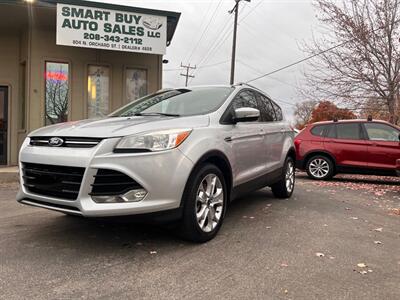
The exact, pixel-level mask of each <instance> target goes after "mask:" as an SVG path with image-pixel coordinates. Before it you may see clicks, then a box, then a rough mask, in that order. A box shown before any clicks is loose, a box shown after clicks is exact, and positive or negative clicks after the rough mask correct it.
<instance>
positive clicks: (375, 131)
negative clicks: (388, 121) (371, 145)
mask: <svg viewBox="0 0 400 300" xmlns="http://www.w3.org/2000/svg"><path fill="white" fill-rule="evenodd" d="M364 126H365V129H366V130H367V133H368V137H369V139H370V140H372V141H390V142H398V141H399V131H398V130H397V129H395V128H393V127H391V126H389V125H385V124H379V123H365V124H364Z"/></svg>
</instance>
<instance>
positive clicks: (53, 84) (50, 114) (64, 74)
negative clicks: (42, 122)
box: [45, 62, 69, 125]
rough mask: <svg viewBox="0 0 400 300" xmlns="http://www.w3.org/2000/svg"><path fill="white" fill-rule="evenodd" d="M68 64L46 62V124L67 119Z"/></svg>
mask: <svg viewBox="0 0 400 300" xmlns="http://www.w3.org/2000/svg"><path fill="white" fill-rule="evenodd" d="M68 78H69V65H68V64H67V63H58V62H46V73H45V79H46V87H45V89H46V107H45V114H46V115H45V117H46V125H51V124H56V123H61V122H66V121H67V120H68V97H69V83H68Z"/></svg>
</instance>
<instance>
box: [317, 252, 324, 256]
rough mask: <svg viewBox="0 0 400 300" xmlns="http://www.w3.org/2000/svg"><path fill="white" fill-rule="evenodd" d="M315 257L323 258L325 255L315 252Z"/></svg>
mask: <svg viewBox="0 0 400 300" xmlns="http://www.w3.org/2000/svg"><path fill="white" fill-rule="evenodd" d="M315 255H316V256H318V257H324V256H325V254H323V253H321V252H317V253H315Z"/></svg>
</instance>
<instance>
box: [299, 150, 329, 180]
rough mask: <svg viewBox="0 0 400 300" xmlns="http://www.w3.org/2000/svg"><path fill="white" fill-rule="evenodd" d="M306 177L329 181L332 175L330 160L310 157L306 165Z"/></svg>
mask: <svg viewBox="0 0 400 300" xmlns="http://www.w3.org/2000/svg"><path fill="white" fill-rule="evenodd" d="M306 171H307V174H308V177H310V178H311V179H314V180H329V179H331V178H332V177H333V174H334V165H333V162H332V160H331V159H329V158H328V157H326V156H324V155H315V156H312V157H311V158H310V159H309V160H308V161H307V164H306Z"/></svg>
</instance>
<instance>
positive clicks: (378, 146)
mask: <svg viewBox="0 0 400 300" xmlns="http://www.w3.org/2000/svg"><path fill="white" fill-rule="evenodd" d="M367 143H368V153H369V157H370V159H369V162H368V166H370V167H373V168H385V169H393V170H394V169H395V168H396V160H397V159H399V158H400V144H399V142H384V141H368V142H367Z"/></svg>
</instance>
